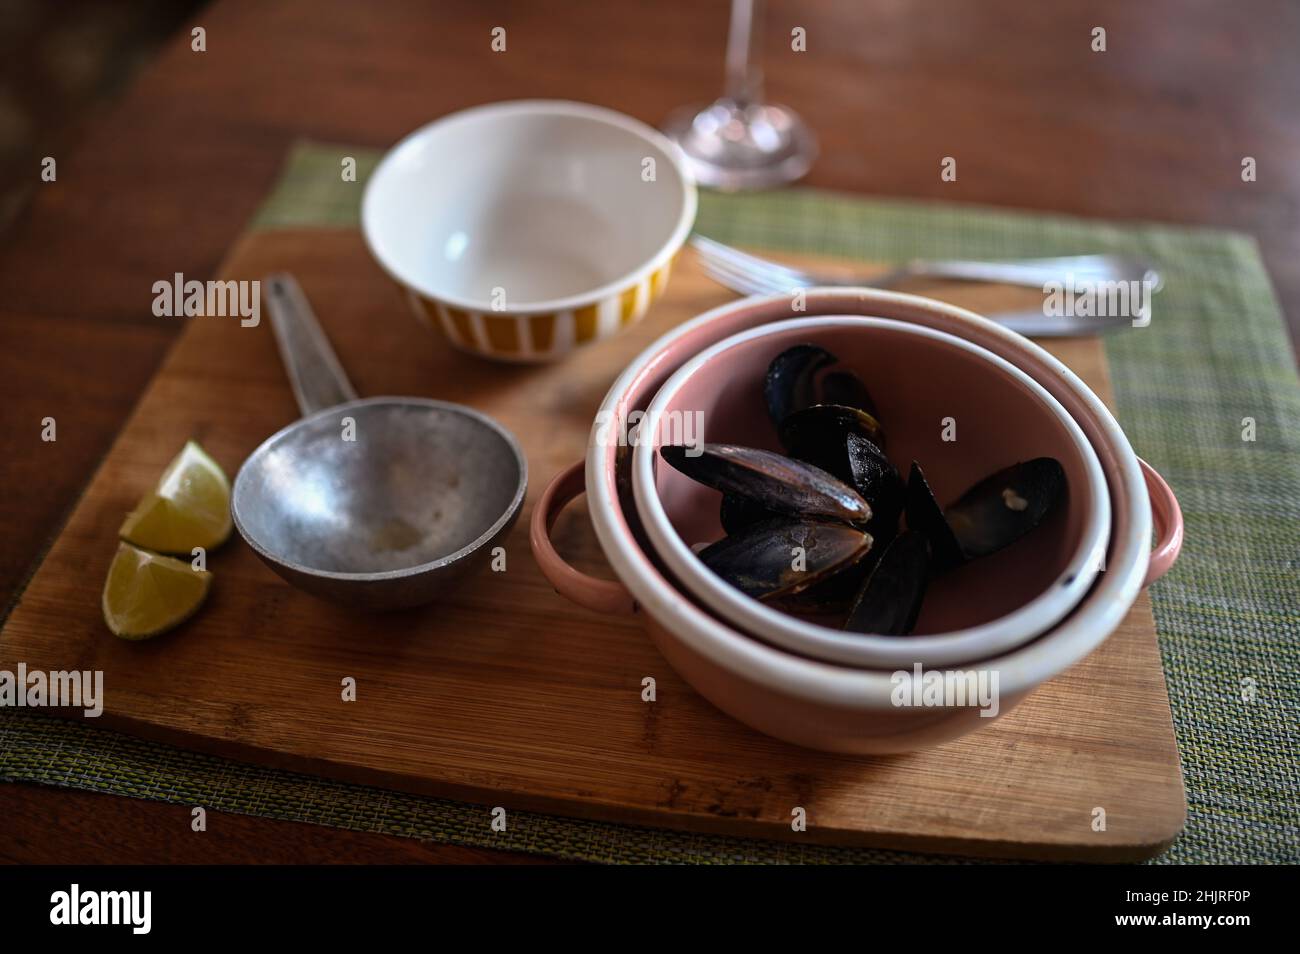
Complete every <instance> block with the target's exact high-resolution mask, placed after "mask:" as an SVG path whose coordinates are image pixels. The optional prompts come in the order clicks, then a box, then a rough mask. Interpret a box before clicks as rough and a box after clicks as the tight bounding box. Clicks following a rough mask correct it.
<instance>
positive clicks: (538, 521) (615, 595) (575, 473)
mask: <svg viewBox="0 0 1300 954" xmlns="http://www.w3.org/2000/svg"><path fill="white" fill-rule="evenodd" d="M584 470H585V466H584V462H583V461H578V462H577V463H576V464H573V465H571V466H569V467H566V468H565V469H564V470H562V471H560V472H559V473H558V474H556V475H555V477H554V478H553V479H552V480H551V482H550V483H549V484H547V485H546V489H545V490H544V491H542V499H541V500H539V501H538V502H537V506H536V507H535V508H533V518H532V522H531V523H530V525H529V528H528V542H529V544H530V545H531V546H532V549H533V557H534V558H535V559H536V560H537V565H538V566H539V567H541V569H542V575H543V576H545V577H546V578H547V579H548V580H550V582H551V585H552V586H554V587H555V590H556V592H557V593H559V594H560V595H561V596H563V597H565V598H567V599H570V600H572V601H573V602H575V603H577V604H578V605H579V606H581V607H584V608H585V609H589V610H594V611H595V612H597V613H620V614H627V613H633V612H635V611H636V600H634V599H633V598H632V594H631V593H629V592H628V591H627V589H626V587H624V586H623V584H622V583H616V582H615V581H613V580H602V579H600V578H599V577H595V576H588V575H587V574H585V573H579V572H578V571H577V570H575V569H574V568H573V567H571V566H569V564H567V563H565V562H564V558H563V557H561V556H560V555H559V554H558V553H556V552H555V547H554V546H553V545H552V544H551V528H552V527H554V526H555V518H556V517H558V516H559V515H560V511H561V510H563V509H564V506H565V504H567V503H568V502H569V501H570V500H572V499H573V498H575V497H580V496H582V494H584V493H586V492H587V487H586V479H585V475H584Z"/></svg>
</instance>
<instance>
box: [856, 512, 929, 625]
mask: <svg viewBox="0 0 1300 954" xmlns="http://www.w3.org/2000/svg"><path fill="white" fill-rule="evenodd" d="M929 571H930V542H929V540H927V539H926V536H925V534H923V533H918V532H917V531H915V530H905V531H903V532H902V533H900V534H899V535H898V536H897V537H896V538H895V539H894V540H893V542H891V543H890V544H889V546H887V547H885V549H884V552H882V553H881V555H880V558H879V559H878V560H877V561H876V564H875V566H874V567H873V568H872V570H871V573H870V575H869V576H868V577H867V579H866V582H865V583H863V585H862V588H861V589H860V590H859V591H858V595H857V599H856V600H855V602H854V604H853V608H852V609H851V610H850V611H849V618H848V622H846V623H845V624H844V628H845V629H846V630H849V631H851V632H855V633H874V634H876V635H879V636H906V635H907V634H908V633H910V632H911V631H912V629H913V628H914V627H915V626H916V618H917V616H919V615H920V613H921V603H922V602H923V601H924V599H925V589H926V585H927V581H928V579H929V575H930V572H929Z"/></svg>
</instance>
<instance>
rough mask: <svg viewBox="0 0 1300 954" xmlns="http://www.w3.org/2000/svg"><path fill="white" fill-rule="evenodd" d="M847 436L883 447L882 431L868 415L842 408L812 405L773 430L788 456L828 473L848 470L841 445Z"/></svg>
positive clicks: (854, 408) (878, 423)
mask: <svg viewBox="0 0 1300 954" xmlns="http://www.w3.org/2000/svg"><path fill="white" fill-rule="evenodd" d="M850 434H857V435H858V436H859V437H862V438H865V439H866V440H869V441H871V443H873V444H875V445H876V446H877V447H884V446H885V429H884V428H883V427H881V426H880V422H879V421H877V420H876V419H875V418H874V417H872V416H871V415H870V414H869V413H868V412H866V411H863V410H861V409H860V408H856V407H845V406H844V405H843V404H814V405H813V406H812V407H806V408H804V409H803V410H802V411H795V412H794V413H793V414H791V415H790V416H789V417H787V418H786V419H785V420H784V421H782V422H781V426H780V427H779V428H777V436H778V437H780V439H781V445H782V446H783V447H784V448H785V449H786V450H787V451H789V453H790V456H792V457H797V458H799V459H800V460H806V461H808V462H809V463H811V464H816V465H817V466H818V467H821V468H822V469H823V470H829V471H830V472H831V473H843V472H844V470H845V468H846V467H847V466H848V460H847V457H846V454H845V442H846V440H847V438H848V436H849V435H850Z"/></svg>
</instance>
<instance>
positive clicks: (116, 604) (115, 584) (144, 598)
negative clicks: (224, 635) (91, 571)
mask: <svg viewBox="0 0 1300 954" xmlns="http://www.w3.org/2000/svg"><path fill="white" fill-rule="evenodd" d="M211 585H212V574H211V573H209V572H208V571H207V570H196V569H194V568H193V567H192V566H191V565H190V564H189V563H187V562H185V561H184V560H177V559H174V558H172V557H165V556H159V555H158V554H156V553H149V552H148V551H146V550H137V549H136V548H135V547H133V546H131V545H130V544H129V543H119V544H118V545H117V555H116V556H114V557H113V564H112V566H110V567H109V568H108V579H106V580H105V581H104V599H103V606H104V622H105V623H107V624H108V628H109V629H110V630H112V632H113V635H114V636H120V637H122V638H123V639H148V638H149V637H151V636H157V635H159V634H160V633H165V632H167V630H169V629H171V628H173V627H175V626H178V625H180V624H181V623H183V622H185V620H187V619H189V618H190V616H192V615H193V614H194V611H195V610H197V609H198V608H199V606H200V605H202V603H203V600H204V599H206V598H207V595H208V587H210V586H211Z"/></svg>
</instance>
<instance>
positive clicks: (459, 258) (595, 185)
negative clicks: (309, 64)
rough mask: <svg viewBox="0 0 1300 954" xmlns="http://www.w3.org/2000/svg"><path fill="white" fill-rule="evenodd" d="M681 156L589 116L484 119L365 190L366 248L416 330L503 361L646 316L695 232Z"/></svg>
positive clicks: (441, 125) (495, 115) (691, 187)
mask: <svg viewBox="0 0 1300 954" xmlns="http://www.w3.org/2000/svg"><path fill="white" fill-rule="evenodd" d="M695 209H696V192H695V182H694V180H693V179H692V177H691V173H690V172H689V170H688V168H687V166H686V163H685V160H684V158H683V157H682V155H681V153H680V151H679V150H678V148H677V146H676V145H674V144H673V143H671V142H669V141H668V140H667V139H665V138H664V137H663V136H662V135H660V134H659V133H658V132H656V131H655V130H653V129H651V128H650V127H649V126H646V125H645V124H644V123H641V122H638V121H637V120H635V119H632V118H631V117H629V116H624V115H622V114H621V113H616V112H614V111H613V110H609V109H604V108H602V107H599V106H591V105H588V104H586V103H573V102H567V101H562V100H519V101H514V102H504V103H493V104H490V105H487V106H476V107H474V108H473V109H466V110H463V111H461V112H458V113H453V114H451V115H450V116H445V117H443V118H442V119H439V120H437V121H435V122H433V123H430V124H429V125H427V126H425V127H423V128H421V129H418V130H416V131H415V132H413V133H411V135H409V136H407V137H406V138H405V139H403V140H402V141H401V142H399V143H398V144H397V145H396V146H394V147H393V148H392V150H390V151H389V152H388V154H387V155H386V156H384V158H383V160H382V161H381V162H380V163H379V166H378V167H377V168H376V169H375V171H374V174H373V175H372V176H371V177H370V181H369V183H368V184H367V186H366V193H365V198H364V200H363V202H362V210H361V221H362V231H363V233H364V234H365V238H366V244H367V245H368V246H369V247H370V251H371V254H373V255H374V257H375V259H376V260H377V261H378V262H379V264H380V266H382V267H383V269H384V270H385V271H386V272H388V274H389V275H391V276H392V277H393V278H394V279H395V280H396V281H397V283H398V284H399V285H400V286H401V288H402V289H403V291H404V292H405V296H406V298H407V299H408V300H409V302H410V304H411V307H412V308H413V309H414V311H415V313H416V315H417V317H419V318H420V319H421V320H423V321H424V322H426V323H427V324H428V325H430V326H431V327H433V328H434V329H436V330H437V331H439V332H441V333H442V334H443V335H445V336H446V338H447V339H448V340H449V341H450V342H451V343H452V344H453V345H455V346H456V347H458V348H461V349H463V350H465V351H471V352H474V353H476V354H480V355H484V356H485V357H489V358H495V359H498V360H502V361H522V362H541V361H550V360H554V359H555V358H561V357H563V356H564V355H566V354H568V353H570V352H571V351H572V350H573V349H574V348H576V347H577V346H579V345H581V344H585V343H587V342H591V341H597V340H599V339H601V338H607V337H609V336H611V335H613V334H616V333H617V332H618V331H619V330H621V329H622V328H625V327H627V326H628V325H630V324H632V323H633V322H635V321H637V320H638V319H640V318H641V316H642V315H644V314H645V312H646V310H647V309H648V308H649V307H650V304H651V302H653V301H654V300H655V299H656V298H657V297H659V296H660V295H661V294H663V290H664V287H665V286H666V285H667V283H668V274H669V270H670V269H671V267H672V262H673V258H674V257H675V256H676V254H677V252H678V251H679V250H680V249H681V246H682V243H683V242H685V240H686V236H687V235H688V234H689V233H690V230H691V226H692V224H693V223H694V221H695Z"/></svg>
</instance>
